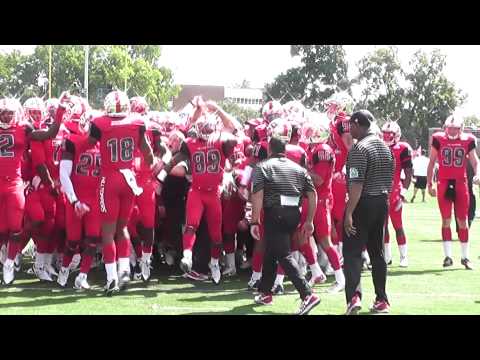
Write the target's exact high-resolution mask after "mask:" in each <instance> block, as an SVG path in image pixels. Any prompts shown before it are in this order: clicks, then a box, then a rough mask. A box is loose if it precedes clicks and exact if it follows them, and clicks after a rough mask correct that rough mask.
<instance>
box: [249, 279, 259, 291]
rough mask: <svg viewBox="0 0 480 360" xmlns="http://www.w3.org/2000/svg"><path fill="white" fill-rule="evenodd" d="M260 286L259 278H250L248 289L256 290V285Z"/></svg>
mask: <svg viewBox="0 0 480 360" xmlns="http://www.w3.org/2000/svg"><path fill="white" fill-rule="evenodd" d="M259 286H260V280H255V281H254V280H251V279H250V281H249V282H248V290H250V291H254V290H258V287H259Z"/></svg>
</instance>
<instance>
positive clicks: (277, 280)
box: [273, 274, 285, 286]
mask: <svg viewBox="0 0 480 360" xmlns="http://www.w3.org/2000/svg"><path fill="white" fill-rule="evenodd" d="M284 278H285V275H280V274H277V277H276V278H275V282H274V284H273V286H275V285H283V279H284Z"/></svg>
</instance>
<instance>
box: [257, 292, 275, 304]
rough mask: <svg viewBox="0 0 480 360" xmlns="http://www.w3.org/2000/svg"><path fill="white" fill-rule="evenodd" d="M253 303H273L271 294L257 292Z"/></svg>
mask: <svg viewBox="0 0 480 360" xmlns="http://www.w3.org/2000/svg"><path fill="white" fill-rule="evenodd" d="M255 304H259V305H272V304H273V297H272V295H267V294H263V293H261V294H259V295H257V296H255Z"/></svg>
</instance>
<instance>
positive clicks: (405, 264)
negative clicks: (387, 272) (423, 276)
mask: <svg viewBox="0 0 480 360" xmlns="http://www.w3.org/2000/svg"><path fill="white" fill-rule="evenodd" d="M399 265H400V267H404V268H406V267H408V258H407V257H406V256H404V257H401V258H400V264H399Z"/></svg>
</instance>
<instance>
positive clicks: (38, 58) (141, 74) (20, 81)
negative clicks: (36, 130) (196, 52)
mask: <svg viewBox="0 0 480 360" xmlns="http://www.w3.org/2000/svg"><path fill="white" fill-rule="evenodd" d="M160 55H161V47H160V46H157V45H132V46H128V45H113V46H91V47H90V54H89V89H88V90H89V101H90V103H91V104H92V105H93V106H95V107H101V106H102V103H103V98H104V96H105V95H106V92H108V91H110V90H111V89H120V90H126V91H127V93H128V95H129V96H135V95H141V96H145V97H146V98H147V100H148V101H149V103H150V106H151V108H152V109H154V110H164V109H166V108H167V106H168V101H169V100H170V99H171V98H173V97H174V96H176V95H177V94H178V93H179V91H180V88H179V86H176V85H174V83H173V74H172V72H171V70H169V69H167V68H165V67H160V66H158V63H159V59H160ZM48 60H49V46H45V45H44V46H37V47H36V48H35V51H34V53H33V54H32V55H29V56H23V55H20V53H18V52H13V53H11V54H7V55H4V56H1V55H0V76H1V79H2V80H0V91H2V92H4V93H5V92H6V93H9V94H16V93H19V92H23V91H24V90H25V89H28V92H29V96H32V94H33V95H35V96H45V94H44V90H43V89H42V88H41V87H40V86H38V78H39V77H40V76H42V77H43V76H45V75H46V74H48ZM84 61H85V52H84V47H83V46H81V45H54V46H53V47H52V96H53V97H58V96H59V95H60V94H61V92H62V91H64V90H70V91H74V88H75V87H74V84H80V86H81V87H83V83H84V64H85V63H84ZM80 90H81V91H82V92H83V93H85V89H83V88H81V89H80ZM25 98H26V97H24V98H23V100H24V99H25Z"/></svg>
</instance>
